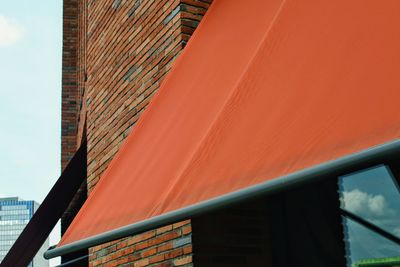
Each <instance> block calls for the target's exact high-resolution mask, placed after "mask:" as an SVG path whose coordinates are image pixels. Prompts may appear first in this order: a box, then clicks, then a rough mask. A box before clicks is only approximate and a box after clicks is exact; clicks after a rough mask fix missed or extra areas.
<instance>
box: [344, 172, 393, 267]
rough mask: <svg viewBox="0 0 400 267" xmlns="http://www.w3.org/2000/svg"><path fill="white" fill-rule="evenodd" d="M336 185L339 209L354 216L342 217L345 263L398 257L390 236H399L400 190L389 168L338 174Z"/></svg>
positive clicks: (359, 262) (352, 264)
mask: <svg viewBox="0 0 400 267" xmlns="http://www.w3.org/2000/svg"><path fill="white" fill-rule="evenodd" d="M339 188H340V202H341V208H342V209H344V210H345V212H349V213H350V215H353V216H352V217H349V216H344V217H343V229H344V235H345V246H346V254H347V255H346V259H347V266H354V265H358V266H359V265H360V264H361V262H374V261H379V260H383V259H391V258H396V257H399V256H400V244H398V243H396V242H395V240H393V239H390V236H391V235H392V236H394V237H397V238H400V190H399V186H398V183H397V181H396V179H395V178H394V176H393V174H392V172H391V170H390V168H389V167H387V166H385V165H380V166H375V167H372V168H369V169H365V170H361V171H358V172H355V173H351V174H348V175H344V176H341V177H339ZM363 221H366V224H363ZM369 224H371V225H372V227H374V226H375V227H376V228H377V230H378V232H377V231H376V230H374V229H375V228H371V227H368V225H369ZM379 230H382V231H381V232H380V231H379ZM385 234H386V235H387V236H388V237H385ZM389 266H390V265H389Z"/></svg>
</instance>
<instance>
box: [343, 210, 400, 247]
mask: <svg viewBox="0 0 400 267" xmlns="http://www.w3.org/2000/svg"><path fill="white" fill-rule="evenodd" d="M340 213H341V214H342V215H343V216H344V217H346V218H349V219H351V220H353V221H355V222H357V223H359V224H361V225H362V226H364V227H366V228H368V229H369V230H371V231H373V232H375V233H377V234H378V235H381V236H383V237H384V238H386V239H389V240H390V241H392V242H394V243H396V244H397V245H400V238H398V237H397V236H395V235H393V234H391V233H389V232H387V231H385V230H383V229H382V228H380V227H378V226H377V225H375V224H373V223H370V222H369V221H367V220H364V219H363V218H361V217H360V216H357V215H355V214H354V213H352V212H350V211H348V210H345V209H340Z"/></svg>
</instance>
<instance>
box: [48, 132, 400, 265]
mask: <svg viewBox="0 0 400 267" xmlns="http://www.w3.org/2000/svg"><path fill="white" fill-rule="evenodd" d="M398 155H400V140H394V141H392V142H389V143H385V144H383V145H379V146H375V147H371V148H369V149H366V150H363V151H361V152H358V153H355V154H351V155H348V156H345V157H342V158H339V159H335V160H332V161H328V162H326V163H323V164H320V165H317V166H314V167H311V168H307V169H304V170H301V171H298V172H295V173H292V174H289V175H285V176H282V177H277V178H275V179H273V180H269V181H266V182H264V183H260V184H258V185H255V186H251V187H248V188H245V189H242V190H239V191H235V192H232V193H229V194H226V195H222V196H219V197H216V198H213V199H210V200H206V201H203V202H200V203H197V204H194V205H191V206H187V207H184V208H181V209H179V210H175V211H172V212H168V213H165V214H162V215H159V216H155V217H152V218H149V219H147V220H144V221H140V222H137V223H133V224H131V225H127V226H124V227H121V228H118V229H115V230H112V231H108V232H105V233H102V234H99V235H96V236H93V237H89V238H86V239H82V240H79V241H77V242H74V243H71V244H67V245H63V246H61V247H57V248H54V249H51V250H48V251H46V252H45V254H44V256H45V258H46V259H50V258H53V257H57V256H61V255H64V254H67V253H71V252H74V251H77V250H82V249H85V248H89V247H93V246H97V245H100V244H103V243H106V242H109V241H113V240H117V239H120V238H123V237H127V236H130V235H133V234H139V233H142V232H145V231H148V230H151V229H154V228H158V227H162V226H164V225H168V224H170V223H173V222H176V221H180V220H185V219H188V218H191V217H194V216H197V215H200V214H204V213H208V212H210V211H212V210H216V209H220V208H222V207H226V206H229V205H232V204H235V203H239V202H242V201H246V200H249V199H252V198H255V197H259V196H263V195H267V194H271V193H276V192H278V191H280V190H284V189H287V188H289V187H293V186H297V185H301V184H305V183H308V182H313V181H317V180H319V179H324V178H325V177H332V176H339V175H342V174H344V173H347V172H352V171H356V170H358V169H362V168H366V167H368V166H371V165H372V164H379V163H382V162H385V161H387V160H389V159H391V158H393V157H395V156H398Z"/></svg>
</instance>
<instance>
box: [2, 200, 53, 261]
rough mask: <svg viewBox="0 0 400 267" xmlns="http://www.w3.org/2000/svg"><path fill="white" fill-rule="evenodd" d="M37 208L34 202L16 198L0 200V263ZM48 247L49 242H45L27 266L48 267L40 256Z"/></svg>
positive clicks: (37, 205)
mask: <svg viewBox="0 0 400 267" xmlns="http://www.w3.org/2000/svg"><path fill="white" fill-rule="evenodd" d="M38 207H39V204H38V203H36V202H35V201H25V200H21V199H19V198H17V197H12V198H0V262H1V261H2V260H3V259H4V257H5V256H6V254H7V252H8V251H9V249H10V248H11V246H12V245H13V244H14V242H15V240H16V239H17V238H18V236H19V235H20V233H21V232H22V230H23V229H24V228H25V226H26V225H27V224H28V222H29V220H30V219H31V218H32V216H33V214H34V213H35V211H36V210H37V208H38ZM48 246H49V242H48V240H46V242H45V244H44V245H43V246H42V248H41V249H40V251H39V253H38V254H37V256H36V257H35V258H34V259H33V261H32V262H31V263H30V264H29V265H28V266H29V267H48V266H49V264H48V262H47V261H46V260H44V258H43V256H42V255H43V252H44V251H46V249H47V248H48Z"/></svg>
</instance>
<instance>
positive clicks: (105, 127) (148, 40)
mask: <svg viewBox="0 0 400 267" xmlns="http://www.w3.org/2000/svg"><path fill="white" fill-rule="evenodd" d="M211 1H212V0H129V1H128V0H96V1H94V0H64V49H63V53H64V58H63V124H62V130H63V137H62V138H63V142H62V159H63V166H65V164H66V162H68V160H69V158H70V157H71V156H72V155H73V153H74V152H75V150H76V148H77V147H78V146H79V144H80V142H81V141H82V140H83V138H85V137H86V138H87V141H88V151H87V153H88V163H87V164H88V170H87V171H88V174H87V176H88V178H87V190H88V192H89V193H90V191H91V190H92V189H93V188H94V187H95V186H96V184H97V182H98V181H99V179H100V178H101V175H102V173H103V172H104V171H105V170H106V168H107V167H108V164H109V163H110V161H111V160H112V158H113V157H114V155H115V153H116V152H117V151H118V149H119V147H120V145H121V143H122V142H123V141H124V140H125V138H126V137H127V136H128V135H129V133H130V131H131V129H132V127H134V125H135V123H136V122H137V120H138V118H139V117H140V115H141V114H142V112H143V110H144V109H145V108H146V106H147V104H148V103H149V101H150V99H151V97H152V96H153V95H154V93H155V92H156V90H157V89H158V88H159V86H160V84H161V82H162V79H163V78H164V77H165V75H166V74H167V73H168V71H169V70H170V68H171V66H172V64H173V62H174V59H175V58H176V57H177V56H178V55H179V54H180V52H181V51H182V49H183V48H184V47H185V44H186V43H187V41H188V40H189V38H190V36H191V34H192V33H193V31H194V30H195V28H196V27H197V25H198V23H199V22H200V20H201V19H202V17H203V15H204V14H205V12H206V11H207V9H208V7H209V5H210V3H211ZM90 252H91V254H90V264H89V265H90V266H117V265H121V264H128V263H131V264H132V265H130V266H147V265H151V266H191V264H192V263H191V262H192V256H191V253H192V251H191V223H190V221H185V222H181V223H177V224H174V225H170V226H166V227H164V228H161V229H155V230H153V231H150V232H147V233H144V234H141V235H138V236H134V237H130V238H125V239H122V240H118V241H114V242H111V243H108V244H104V245H102V246H98V247H95V248H92V249H90Z"/></svg>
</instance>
